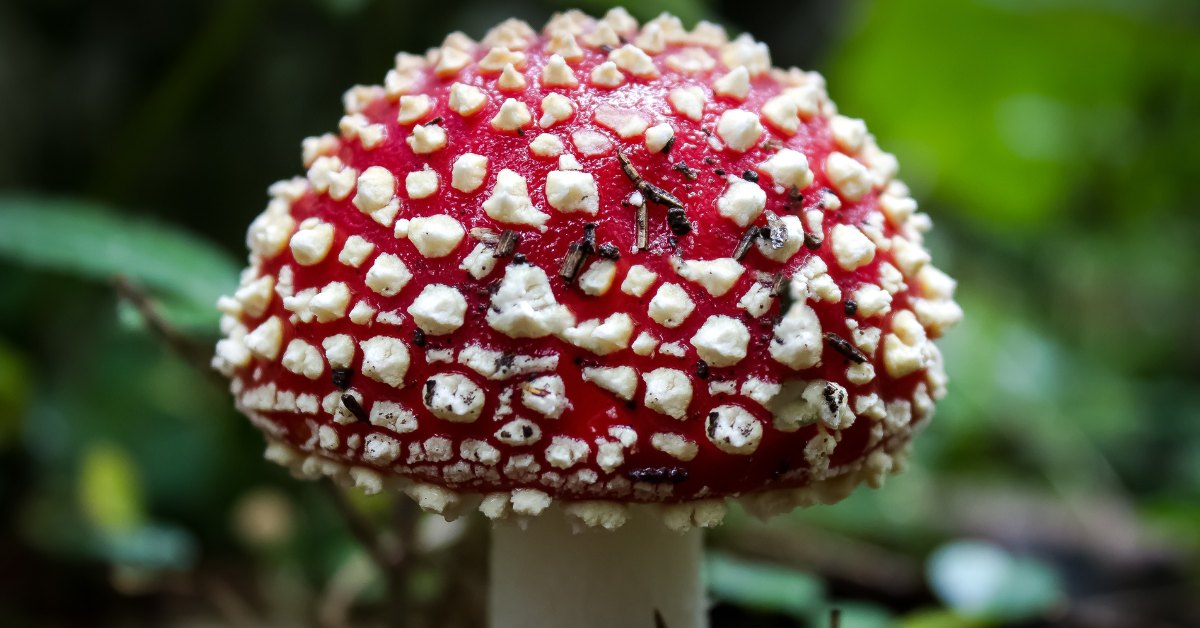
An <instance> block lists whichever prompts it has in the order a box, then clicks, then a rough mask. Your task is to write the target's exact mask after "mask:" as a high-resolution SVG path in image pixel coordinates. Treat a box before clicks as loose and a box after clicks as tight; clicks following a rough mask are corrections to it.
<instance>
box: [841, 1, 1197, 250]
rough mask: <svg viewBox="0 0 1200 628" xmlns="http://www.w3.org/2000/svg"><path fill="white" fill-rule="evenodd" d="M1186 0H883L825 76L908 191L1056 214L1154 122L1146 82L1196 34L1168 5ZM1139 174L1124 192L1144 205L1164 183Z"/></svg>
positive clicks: (1159, 76)
mask: <svg viewBox="0 0 1200 628" xmlns="http://www.w3.org/2000/svg"><path fill="white" fill-rule="evenodd" d="M1183 4H1184V3H1174V2H1158V3H1154V2H1139V1H1137V0H1130V1H1115V2H1104V3H1086V2H1026V1H1021V0H989V1H986V2H984V1H976V2H964V1H963V0H880V1H879V2H875V3H870V4H867V5H865V6H867V7H869V8H868V10H867V11H866V13H865V14H864V15H863V16H862V24H861V28H860V29H858V30H857V32H856V33H855V35H854V36H852V37H850V38H849V39H848V40H847V41H846V42H845V43H844V48H843V54H841V55H840V56H839V58H838V60H837V62H836V63H835V65H834V67H833V68H832V71H831V72H830V80H829V85H830V88H831V90H832V96H833V98H834V100H836V101H837V102H838V104H839V106H840V109H841V110H842V112H843V113H845V114H847V115H849V116H852V117H861V118H864V119H865V120H866V121H867V122H868V124H870V126H871V129H872V131H873V132H874V133H875V134H876V135H877V136H878V137H879V139H880V143H881V146H882V147H883V148H884V149H885V150H890V151H894V152H895V153H896V154H897V156H898V157H900V163H901V164H902V169H901V176H902V178H904V179H905V180H906V181H908V182H909V183H911V184H913V189H914V191H917V192H919V193H924V195H930V193H932V194H933V195H936V196H937V197H939V199H940V200H944V201H950V202H952V203H954V206H955V209H958V210H959V211H963V212H964V213H966V214H967V215H970V216H972V217H974V218H979V219H982V220H983V221H984V222H985V223H987V224H989V225H991V226H1000V227H1017V228H1030V227H1039V226H1042V225H1046V224H1048V223H1049V224H1053V223H1054V222H1055V221H1056V220H1058V219H1061V218H1062V217H1063V214H1064V213H1065V212H1066V211H1068V210H1069V209H1071V208H1072V204H1071V203H1070V202H1069V201H1072V200H1074V198H1076V197H1077V196H1078V195H1079V194H1080V192H1081V190H1080V187H1081V186H1083V185H1085V182H1087V181H1088V177H1091V176H1094V174H1095V169H1096V168H1108V169H1111V170H1113V171H1114V172H1115V173H1118V177H1119V174H1121V173H1124V171H1127V170H1129V169H1130V166H1129V163H1130V161H1131V160H1133V159H1134V158H1135V157H1137V156H1138V155H1139V154H1140V152H1141V150H1142V147H1141V146H1140V145H1141V144H1144V143H1145V139H1146V137H1147V136H1153V134H1154V133H1156V132H1157V130H1156V129H1155V128H1153V127H1151V128H1146V127H1144V126H1142V127H1139V125H1138V121H1137V120H1136V119H1135V116H1134V111H1136V110H1137V109H1138V108H1139V107H1141V106H1142V105H1143V101H1142V99H1143V98H1144V96H1143V95H1144V94H1149V93H1152V92H1153V91H1154V89H1155V88H1156V87H1157V86H1158V85H1176V84H1183V83H1184V82H1186V81H1188V80H1192V79H1190V78H1188V77H1189V75H1190V74H1192V73H1193V72H1192V70H1189V69H1188V68H1189V67H1191V68H1194V67H1196V66H1195V61H1196V60H1197V58H1200V42H1198V41H1197V40H1196V38H1195V37H1194V36H1192V33H1191V32H1190V31H1189V30H1188V29H1187V28H1181V27H1180V25H1181V24H1180V22H1178V21H1173V20H1172V19H1171V17H1170V14H1169V11H1168V8H1169V7H1170V6H1174V5H1183ZM1139 6H1141V7H1142V8H1143V9H1145V10H1141V11H1139V10H1137V9H1138V7H1139ZM1185 161H1186V160H1185ZM1139 177H1142V178H1148V177H1153V178H1157V177H1154V175H1153V173H1142V174H1141V175H1139ZM1144 187H1153V186H1140V187H1139V190H1138V195H1137V196H1134V197H1131V198H1128V199H1122V201H1123V202H1122V204H1123V205H1130V206H1131V207H1130V210H1132V211H1144V210H1146V209H1150V208H1148V207H1146V205H1147V201H1148V200H1149V201H1151V202H1153V201H1155V200H1158V198H1159V197H1161V196H1162V193H1161V192H1155V193H1153V194H1152V195H1149V196H1147V195H1146V194H1145V193H1144V192H1143V191H1142V188H1144Z"/></svg>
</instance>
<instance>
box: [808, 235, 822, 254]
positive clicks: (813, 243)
mask: <svg viewBox="0 0 1200 628" xmlns="http://www.w3.org/2000/svg"><path fill="white" fill-rule="evenodd" d="M821 242H822V240H821V238H818V237H817V236H815V235H813V234H811V233H808V232H807V231H806V232H804V246H806V247H808V249H809V250H810V251H815V250H817V249H819V248H821Z"/></svg>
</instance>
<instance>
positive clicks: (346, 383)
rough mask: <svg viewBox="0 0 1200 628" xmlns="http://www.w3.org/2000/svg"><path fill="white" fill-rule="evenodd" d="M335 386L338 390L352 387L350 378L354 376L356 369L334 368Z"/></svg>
mask: <svg viewBox="0 0 1200 628" xmlns="http://www.w3.org/2000/svg"><path fill="white" fill-rule="evenodd" d="M332 371H333V372H332V379H333V387H334V388H336V389H338V390H346V389H347V388H349V387H350V380H351V379H353V378H354V369H347V368H335V369H332Z"/></svg>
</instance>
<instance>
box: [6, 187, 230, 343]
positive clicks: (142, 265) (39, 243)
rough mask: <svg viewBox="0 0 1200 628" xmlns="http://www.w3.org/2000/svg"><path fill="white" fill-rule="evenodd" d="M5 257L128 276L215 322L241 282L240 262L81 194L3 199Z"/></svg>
mask: <svg viewBox="0 0 1200 628" xmlns="http://www.w3.org/2000/svg"><path fill="white" fill-rule="evenodd" d="M0 258H7V259H9V260H12V261H14V262H17V263H19V264H23V265H26V266H31V267H34V268H39V269H44V270H50V271H54V272H60V273H66V274H71V275H77V276H81V277H87V278H91V279H96V280H100V281H109V280H111V279H112V278H113V277H115V276H117V275H125V276H127V277H129V278H130V279H132V280H133V281H135V282H137V283H139V284H142V285H144V286H147V287H149V288H151V289H154V290H155V291H158V292H162V293H166V295H167V296H168V297H174V299H172V300H173V301H177V302H181V303H178V305H180V306H182V308H181V309H184V310H188V311H195V310H199V309H206V310H208V311H210V312H213V314H212V320H213V321H215V320H216V314H215V311H214V310H213V303H215V302H216V300H217V297H219V296H221V295H222V294H229V293H230V291H232V290H233V289H234V288H236V287H237V276H238V264H237V263H236V262H235V261H234V260H233V259H232V258H231V257H230V256H229V255H228V254H226V253H225V252H224V251H222V250H220V249H219V248H217V247H216V246H214V245H212V244H209V243H207V242H205V241H203V240H201V239H200V238H198V237H196V236H194V235H191V234H189V233H187V232H185V231H183V230H182V229H177V228H174V227H171V226H169V225H164V224H161V223H156V222H151V221H148V220H141V219H136V218H130V217H128V216H121V215H118V214H117V213H116V212H114V211H112V210H110V209H109V208H107V207H105V206H103V205H101V204H98V203H94V202H91V201H87V200H81V199H52V198H35V197H12V196H9V197H0Z"/></svg>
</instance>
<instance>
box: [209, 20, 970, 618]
mask: <svg viewBox="0 0 1200 628" xmlns="http://www.w3.org/2000/svg"><path fill="white" fill-rule="evenodd" d="M622 42H630V43H622ZM345 105H346V115H345V117H343V118H342V120H341V122H340V124H339V129H340V134H339V135H333V134H327V135H324V136H321V137H314V138H309V139H306V140H304V142H303V154H302V157H303V162H304V167H305V168H306V169H307V174H306V176H305V177H298V178H295V179H291V180H287V181H281V182H279V183H276V184H275V185H273V186H271V187H270V195H271V200H270V202H269V203H268V205H267V209H266V211H264V212H263V213H262V214H261V215H260V216H259V217H258V218H256V219H255V220H254V222H253V224H252V225H251V226H250V230H249V233H248V235H247V243H248V246H249V248H250V251H251V255H250V267H249V268H247V269H246V271H245V273H244V274H243V276H242V282H241V287H240V288H239V289H238V290H237V292H236V293H235V294H233V295H230V296H228V297H224V298H222V299H221V300H220V302H219V303H218V306H219V307H220V309H221V310H222V311H223V312H224V313H225V316H224V318H223V319H222V329H223V331H224V333H225V336H226V337H225V338H224V339H223V340H221V341H220V342H219V343H218V344H217V349H216V356H215V357H214V358H213V366H214V367H215V368H216V369H217V370H219V371H220V372H222V373H223V374H225V375H226V376H228V377H229V378H230V380H231V391H232V393H233V395H234V396H235V399H236V403H237V406H238V408H239V409H240V410H241V411H242V412H243V413H244V414H245V415H246V416H247V417H249V419H250V420H251V422H252V423H253V424H254V425H255V426H257V427H258V428H260V429H261V430H262V431H263V432H264V433H265V435H266V438H267V440H268V443H269V444H268V447H267V452H266V457H267V458H268V459H269V460H272V461H275V462H277V463H279V464H282V465H285V466H287V467H289V468H290V469H291V470H292V471H293V473H294V474H295V475H297V476H298V477H303V478H310V479H315V478H319V477H323V476H328V477H332V478H333V479H335V480H336V481H338V482H341V483H342V484H344V485H354V486H358V487H361V488H362V489H363V490H364V491H366V492H368V493H373V492H378V491H382V490H399V491H403V492H405V493H407V494H408V495H409V496H411V497H412V498H413V499H414V500H416V501H417V502H418V503H419V504H420V506H421V507H422V508H424V509H425V510H427V511H431V512H436V513H440V514H442V515H444V516H445V517H447V518H453V517H456V516H459V515H461V514H463V513H465V512H468V511H470V510H472V509H478V510H479V511H481V512H482V513H483V514H484V515H486V516H487V517H488V518H490V519H491V520H493V521H494V522H496V525H495V526H494V536H493V550H492V551H493V560H492V594H491V595H492V604H491V615H492V625H493V626H518V625H519V626H524V627H535V628H536V627H539V626H561V625H595V626H614V625H629V626H650V625H652V622H653V621H655V620H654V618H655V617H656V616H657V617H659V618H660V619H661V621H662V622H664V623H665V624H666V625H669V626H673V627H679V626H698V625H701V624H703V623H704V622H703V605H702V598H703V592H702V588H701V583H700V579H699V567H700V562H701V554H700V547H701V546H700V530H701V529H702V528H707V527H712V526H716V525H718V524H719V523H720V522H721V520H722V517H723V516H724V514H725V512H726V508H727V502H728V501H729V500H731V499H732V500H736V501H738V502H740V503H741V504H742V506H743V507H744V508H745V509H747V510H748V511H749V512H751V513H753V514H755V515H757V516H760V517H763V518H766V517H769V516H771V515H774V514H778V513H783V512H787V511H790V510H792V509H793V508H795V507H804V506H810V505H813V504H817V503H834V502H837V501H838V500H840V499H842V498H844V497H845V496H847V495H848V494H849V493H850V492H851V491H852V490H853V489H854V488H855V487H856V486H857V485H859V484H860V483H864V482H865V483H866V484H868V485H870V486H872V487H876V488H877V487H879V486H880V485H882V484H883V482H884V479H885V477H886V476H887V475H888V474H889V473H895V472H898V471H899V470H901V469H902V468H903V466H904V462H905V459H906V457H907V456H908V452H909V442H910V439H911V437H912V436H913V435H914V434H915V433H916V432H917V431H919V430H920V429H921V428H922V427H923V426H924V425H925V424H926V423H927V422H928V421H929V420H930V418H931V417H932V416H933V411H934V402H935V400H937V399H940V398H941V397H942V396H943V395H944V394H945V387H946V376H945V373H944V371H943V369H942V360H941V355H940V354H939V352H938V349H937V347H936V346H935V345H934V343H933V342H932V341H933V339H936V338H937V337H939V336H940V335H941V334H942V333H943V332H944V330H946V329H947V328H949V327H950V326H952V325H954V324H955V323H956V322H957V321H958V320H959V318H960V317H961V315H962V312H961V310H960V309H959V307H958V306H957V305H956V304H955V302H954V301H953V293H954V287H955V282H954V281H953V280H952V279H950V278H949V277H948V276H947V275H945V274H944V273H942V272H941V271H939V270H937V269H936V268H934V267H933V266H932V265H931V264H930V256H929V254H928V253H927V252H926V250H925V249H924V247H923V245H922V234H923V232H924V231H926V230H927V229H928V228H929V227H930V223H929V219H928V217H927V216H926V215H924V214H920V213H917V212H916V202H915V201H913V199H912V198H910V196H909V193H908V189H907V188H906V187H905V185H904V184H903V183H901V182H900V181H898V180H896V179H894V175H895V173H896V168H897V165H896V160H895V158H894V157H892V156H891V155H890V154H888V153H885V152H883V151H881V150H880V149H879V148H878V147H877V146H876V144H875V140H874V138H873V136H871V135H870V134H869V133H867V131H866V126H865V124H863V123H862V121H861V120H854V119H851V118H848V117H845V116H842V115H840V114H838V113H837V109H836V107H835V106H834V104H833V103H832V102H831V101H830V100H829V98H828V95H827V94H826V92H825V87H824V80H823V79H822V77H821V76H820V75H818V74H816V73H814V72H803V71H800V70H798V69H795V68H792V69H790V70H781V69H778V68H773V67H771V65H770V58H769V54H768V51H767V48H766V46H765V45H764V44H761V43H757V42H755V41H754V40H753V39H751V38H750V37H749V36H748V35H743V36H741V37H739V38H738V39H735V40H733V41H729V40H727V38H726V36H725V34H724V31H723V30H722V29H721V28H720V27H717V26H714V25H712V24H708V23H701V24H699V25H697V26H696V28H695V29H694V30H692V31H690V32H689V31H685V30H684V29H683V28H682V27H681V26H680V23H679V20H678V19H677V18H674V17H671V16H669V15H666V14H664V15H662V16H660V17H659V18H657V19H655V20H653V21H651V22H650V23H648V24H646V25H644V26H642V27H640V28H639V27H638V25H637V23H636V22H635V21H634V20H633V19H632V18H631V17H629V15H628V14H627V13H625V12H624V11H623V10H621V9H614V10H613V11H611V12H609V14H608V15H607V16H605V17H604V18H603V19H601V20H595V19H592V18H590V17H587V16H585V15H583V14H582V13H579V12H575V11H572V12H568V13H565V14H561V15H557V16H555V17H554V18H553V19H552V20H551V21H550V23H549V24H547V26H546V27H545V29H544V30H543V32H542V33H541V34H538V33H536V32H535V31H534V30H533V29H531V28H530V27H529V26H528V25H526V24H525V23H523V22H520V21H517V20H509V21H506V22H504V23H502V24H500V25H499V26H497V27H495V28H493V29H492V30H491V31H489V32H488V33H487V35H486V37H484V38H483V40H482V41H481V42H479V43H476V42H473V41H471V40H469V39H467V38H466V37H465V36H463V35H462V34H461V33H456V34H454V35H451V36H450V37H449V38H447V40H446V43H445V44H444V45H443V46H441V47H440V48H435V49H433V50H432V51H431V52H429V53H427V54H426V55H424V56H413V55H408V54H403V53H401V54H400V55H398V57H397V59H396V67H395V68H394V69H392V70H391V71H389V72H388V74H387V76H386V77H384V81H383V85H382V86H357V87H354V88H352V89H351V90H349V91H348V92H347V93H346V96H345Z"/></svg>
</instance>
